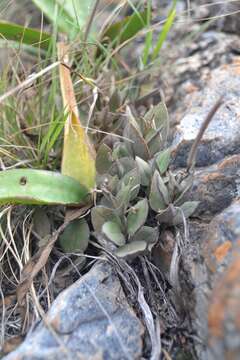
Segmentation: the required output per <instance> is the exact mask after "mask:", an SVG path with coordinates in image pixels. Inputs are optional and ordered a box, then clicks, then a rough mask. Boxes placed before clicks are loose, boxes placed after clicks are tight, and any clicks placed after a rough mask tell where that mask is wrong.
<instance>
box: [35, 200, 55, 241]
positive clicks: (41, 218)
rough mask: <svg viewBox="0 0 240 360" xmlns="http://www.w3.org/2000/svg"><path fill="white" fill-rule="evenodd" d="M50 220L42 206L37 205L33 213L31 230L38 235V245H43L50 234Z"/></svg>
mask: <svg viewBox="0 0 240 360" xmlns="http://www.w3.org/2000/svg"><path fill="white" fill-rule="evenodd" d="M51 227H52V226H51V221H50V218H49V216H48V214H47V211H46V209H45V208H44V207H37V208H36V209H35V211H34V215H33V230H34V232H35V233H36V234H37V235H38V236H39V237H40V241H38V246H42V245H45V244H46V242H47V241H49V237H50V235H51Z"/></svg>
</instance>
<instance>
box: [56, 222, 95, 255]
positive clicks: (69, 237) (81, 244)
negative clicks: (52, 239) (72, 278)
mask: <svg viewBox="0 0 240 360" xmlns="http://www.w3.org/2000/svg"><path fill="white" fill-rule="evenodd" d="M89 237H90V231H89V227H88V224H87V222H86V220H84V219H77V220H74V221H72V222H70V223H69V224H68V225H67V227H66V228H65V230H64V231H63V233H62V234H61V235H60V237H59V243H60V245H61V247H62V249H63V250H64V252H66V253H71V252H81V253H83V252H84V251H85V250H86V249H87V247H88V242H89Z"/></svg>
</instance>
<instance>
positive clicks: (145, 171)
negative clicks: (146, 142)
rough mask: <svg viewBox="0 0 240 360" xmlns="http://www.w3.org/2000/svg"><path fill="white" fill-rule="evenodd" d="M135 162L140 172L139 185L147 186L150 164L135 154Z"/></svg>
mask: <svg viewBox="0 0 240 360" xmlns="http://www.w3.org/2000/svg"><path fill="white" fill-rule="evenodd" d="M136 163H137V165H138V169H139V173H140V178H141V185H143V186H148V185H149V183H150V180H151V167H150V165H149V164H148V163H147V162H146V161H144V160H143V159H141V158H140V157H138V156H136Z"/></svg>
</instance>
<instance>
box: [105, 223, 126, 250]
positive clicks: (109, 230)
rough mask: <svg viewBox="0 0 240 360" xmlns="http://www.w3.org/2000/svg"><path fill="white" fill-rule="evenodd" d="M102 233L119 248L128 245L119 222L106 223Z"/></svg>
mask: <svg viewBox="0 0 240 360" xmlns="http://www.w3.org/2000/svg"><path fill="white" fill-rule="evenodd" d="M102 233H103V234H104V235H105V236H106V237H107V238H108V239H109V240H110V241H112V242H113V243H114V244H115V245H117V246H122V245H124V244H125V243H126V240H125V236H124V235H123V233H122V231H121V227H120V226H119V224H118V223H117V222H114V221H107V222H106V223H104V224H103V226H102Z"/></svg>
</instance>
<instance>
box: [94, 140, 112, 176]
mask: <svg viewBox="0 0 240 360" xmlns="http://www.w3.org/2000/svg"><path fill="white" fill-rule="evenodd" d="M112 162H113V160H112V150H111V148H110V147H109V146H107V145H106V144H101V145H100V147H99V149H98V152H97V157H96V169H97V172H98V174H105V173H106V172H108V170H109V169H110V167H111V166H112Z"/></svg>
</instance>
